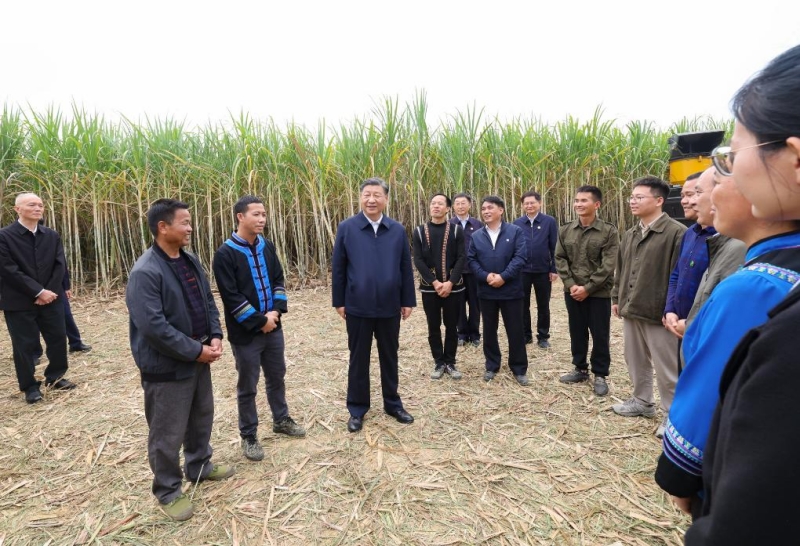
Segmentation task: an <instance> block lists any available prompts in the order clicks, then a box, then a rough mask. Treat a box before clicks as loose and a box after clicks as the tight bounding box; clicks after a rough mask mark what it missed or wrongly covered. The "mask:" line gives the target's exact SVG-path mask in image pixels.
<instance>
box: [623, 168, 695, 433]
mask: <svg viewBox="0 0 800 546" xmlns="http://www.w3.org/2000/svg"><path fill="white" fill-rule="evenodd" d="M668 195H669V186H668V185H667V183H666V182H664V181H663V180H661V179H659V178H656V177H654V176H645V177H643V178H640V179H638V180H636V181H635V182H634V183H633V189H632V190H631V196H630V201H629V203H630V207H631V212H632V213H633V215H634V216H635V217H637V218H638V219H639V221H638V222H637V223H636V224H635V225H634V226H633V227H632V228H630V229H629V230H627V231H626V232H625V233H624V235H623V236H622V242H621V243H620V246H619V254H618V256H617V273H616V276H615V279H614V288H613V289H612V290H611V303H612V305H611V312H612V314H614V316H617V317H620V318H622V319H624V321H623V327H622V332H623V336H624V342H625V364H626V365H627V366H628V374H629V375H630V378H631V382H632V383H633V395H632V396H631V398H629V399H628V400H626V401H625V402H623V403H620V404H614V405H613V406H612V409H613V410H614V412H615V413H617V414H618V415H623V416H625V417H637V416H643V417H650V418H652V417H655V415H656V410H655V400H654V397H653V371H654V370H655V374H656V381H657V384H658V392H659V395H660V398H661V409H662V411H663V413H664V415H665V416H666V415H667V414H668V413H669V407H670V405H671V404H672V398H673V396H674V394H675V383H676V382H677V381H678V366H677V365H676V363H675V354H676V352H677V350H678V338H677V337H675V336H674V335H673V334H672V333H671V332H669V330H666V329H665V328H664V326H663V324H662V322H661V319H662V317H663V314H664V305H665V304H666V299H667V289H668V287H669V276H670V273H671V272H672V270H673V268H674V267H675V263H676V261H677V259H678V253H679V249H680V243H681V238H682V237H683V232H684V231H686V227H685V226H683V225H682V224H680V223H679V222H677V221H675V220H673V219H672V218H670V217H669V216H667V215H666V214H665V213H664V212H663V206H664V202H665V201H666V199H667V196H668Z"/></svg>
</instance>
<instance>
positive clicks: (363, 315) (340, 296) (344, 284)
mask: <svg viewBox="0 0 800 546" xmlns="http://www.w3.org/2000/svg"><path fill="white" fill-rule="evenodd" d="M360 192H361V212H360V213H359V214H356V215H355V216H351V217H350V218H348V219H346V220H344V221H343V222H342V223H341V224H339V228H338V229H337V231H336V242H335V243H334V245H333V260H332V261H333V264H332V275H331V276H332V284H333V287H332V292H333V307H335V308H336V312H337V313H339V316H340V317H342V319H344V320H345V321H346V323H347V345H348V347H349V349H350V367H349V370H348V380H347V409H348V411H349V412H350V420H349V421H348V422H347V430H349V431H350V432H358V431H359V430H361V428H362V427H363V421H364V415H365V414H366V413H367V411H369V408H370V394H369V356H370V351H371V349H372V338H373V337H374V338H375V340H376V341H377V343H378V357H379V362H380V367H381V390H382V394H383V409H384V411H385V412H386V413H387V414H389V415H391V416H392V417H394V418H395V419H397V421H399V422H400V423H404V424H408V423H413V422H414V418H413V417H412V416H411V415H409V413H408V412H407V411H406V410H405V409H403V402H402V401H401V400H400V395H399V394H397V387H398V382H399V379H398V371H397V351H398V349H399V345H400V318H401V317H402V318H403V320H405V319H407V318H408V317H410V316H411V311H412V309H413V308H414V307H416V305H417V298H416V293H415V289H414V272H413V270H412V269H411V250H410V248H409V245H408V237H407V236H406V230H405V228H403V226H402V225H400V224H399V223H397V222H395V221H394V220H392V219H391V218H388V217H386V216H384V214H383V211H384V209H385V208H386V205H387V203H388V202H389V186H388V185H387V184H386V182H384V181H383V180H382V179H380V178H368V179H367V180H365V181H364V182H362V183H361V187H360Z"/></svg>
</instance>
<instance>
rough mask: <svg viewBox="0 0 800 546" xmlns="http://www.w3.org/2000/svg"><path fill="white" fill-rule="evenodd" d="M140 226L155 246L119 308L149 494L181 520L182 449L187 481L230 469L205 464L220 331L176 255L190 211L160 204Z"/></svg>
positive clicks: (198, 270)
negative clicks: (137, 381)
mask: <svg viewBox="0 0 800 546" xmlns="http://www.w3.org/2000/svg"><path fill="white" fill-rule="evenodd" d="M147 224H148V226H149V228H150V231H151V232H152V233H153V236H154V237H155V243H154V244H153V246H152V247H150V248H149V249H148V250H146V251H145V253H144V254H142V255H141V256H140V257H139V259H138V260H136V263H135V264H134V266H133V269H132V270H131V274H130V277H129V279H128V289H127V291H126V294H125V303H126V304H127V306H128V313H129V314H130V342H131V352H132V353H133V360H134V361H135V362H136V365H137V366H138V367H139V371H140V373H141V377H142V390H144V414H145V418H146V419H147V426H148V427H149V429H150V432H149V435H148V438H147V458H148V461H149V462H150V469H151V470H152V471H153V494H154V495H155V496H156V498H157V499H158V501H159V502H160V503H161V504H160V507H161V510H162V511H163V512H164V513H165V514H167V515H168V516H169V517H170V518H172V519H174V520H176V521H183V520H186V519H189V518H190V517H192V514H193V513H194V508H193V506H192V502H191V500H190V499H189V497H188V496H187V495H185V494H184V493H183V473H182V472H181V466H180V449H181V446H183V457H184V460H185V464H184V469H185V473H186V478H187V480H189V481H192V482H198V481H202V480H222V479H224V478H228V477H230V476H232V475H233V474H234V469H233V467H230V466H223V465H216V464H212V463H211V454H212V452H213V450H212V449H211V444H210V439H211V426H212V424H213V422H214V394H213V392H212V388H211V368H210V366H209V365H210V364H211V363H212V362H216V361H217V360H218V359H219V357H220V356H221V355H222V328H220V324H219V312H218V311H217V306H216V304H215V303H214V296H212V295H211V288H210V286H209V285H208V279H207V278H206V275H205V272H204V271H203V267H202V266H201V265H200V262H199V261H198V260H197V258H196V257H195V256H194V255H192V254H189V253H188V252H186V251H184V250H183V247H185V246H187V245H188V244H189V243H190V241H191V235H192V216H191V214H190V213H189V206H188V205H187V204H186V203H182V202H180V201H175V200H173V199H159V200H157V201H155V202H154V203H153V204H152V205H151V207H150V210H148V211H147ZM62 323H63V320H62Z"/></svg>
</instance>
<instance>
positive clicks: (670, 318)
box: [663, 313, 683, 337]
mask: <svg viewBox="0 0 800 546" xmlns="http://www.w3.org/2000/svg"><path fill="white" fill-rule="evenodd" d="M663 322H664V328H666V329H667V330H669V331H670V332H672V333H673V334H675V335H676V336H678V337H683V335H682V334H679V333H678V331H677V330H676V329H675V327H676V326H677V325H678V315H677V313H667V314H666V315H664V319H663Z"/></svg>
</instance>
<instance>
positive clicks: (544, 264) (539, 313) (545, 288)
mask: <svg viewBox="0 0 800 546" xmlns="http://www.w3.org/2000/svg"><path fill="white" fill-rule="evenodd" d="M522 208H523V210H524V211H525V214H523V215H522V216H520V217H519V218H517V219H516V220H514V225H516V226H519V227H520V228H521V229H522V232H523V233H524V234H525V240H526V248H527V260H526V262H525V267H524V268H523V270H522V287H523V289H524V290H525V300H524V303H523V307H522V321H523V327H524V329H525V344H526V345H527V344H529V343H533V327H532V323H531V292H532V291H533V292H535V293H536V344H537V345H538V346H539V348H541V349H549V348H550V341H549V340H550V295H551V294H552V290H553V281H555V280H556V279H557V278H558V273H556V262H555V253H556V240H557V239H558V226H557V225H556V219H555V218H553V217H552V216H548V215H547V214H545V213H543V212H541V210H542V196H541V195H540V194H539V192H537V191H533V190H531V191H526V192H525V193H523V194H522Z"/></svg>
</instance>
